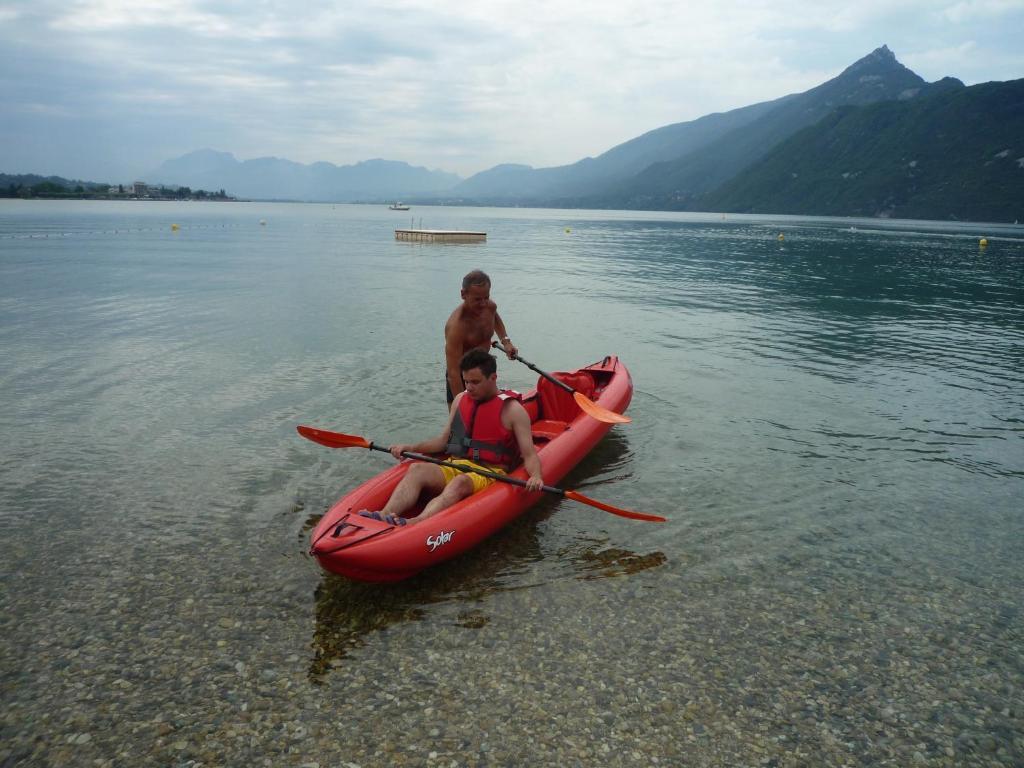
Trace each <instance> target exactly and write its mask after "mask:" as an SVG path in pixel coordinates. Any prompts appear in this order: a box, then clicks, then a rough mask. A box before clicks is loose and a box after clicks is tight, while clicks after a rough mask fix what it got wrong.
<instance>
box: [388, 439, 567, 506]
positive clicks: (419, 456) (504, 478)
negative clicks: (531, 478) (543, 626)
mask: <svg viewBox="0 0 1024 768" xmlns="http://www.w3.org/2000/svg"><path fill="white" fill-rule="evenodd" d="M369 448H370V450H371V451H381V452H382V453H391V451H390V450H389V449H387V448H381V447H380V446H379V445H374V444H373V443H370V445H369ZM402 455H403V456H405V457H406V458H407V459H415V460H416V461H428V462H430V463H431V464H437V466H439V467H450V468H451V469H456V470H458V471H459V472H466V473H467V474H469V473H472V474H476V475H483V476H484V477H492V478H494V479H495V480H500V481H501V482H503V483H509V484H510V485H518V486H519V487H520V488H525V487H526V481H525V480H520V479H519V478H518V477H509V476H508V475H502V474H499V473H498V472H488V471H487V470H486V469H482V468H478V467H464V466H462V465H461V464H452V463H451V462H450V461H445V460H444V459H436V458H434V457H433V456H427V455H426V454H425V453H414V452H413V451H402ZM540 489H541V490H542V491H545V492H547V493H553V494H555V495H556V496H565V491H563V490H562V489H561V488H555V487H554V486H553V485H542V486H541V487H540Z"/></svg>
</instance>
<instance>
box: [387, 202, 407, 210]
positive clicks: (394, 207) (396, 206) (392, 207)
mask: <svg viewBox="0 0 1024 768" xmlns="http://www.w3.org/2000/svg"><path fill="white" fill-rule="evenodd" d="M388 208H389V209H390V210H392V211H408V210H409V206H408V205H402V202H401V201H398V202H397V203H392V204H391V205H389V206H388Z"/></svg>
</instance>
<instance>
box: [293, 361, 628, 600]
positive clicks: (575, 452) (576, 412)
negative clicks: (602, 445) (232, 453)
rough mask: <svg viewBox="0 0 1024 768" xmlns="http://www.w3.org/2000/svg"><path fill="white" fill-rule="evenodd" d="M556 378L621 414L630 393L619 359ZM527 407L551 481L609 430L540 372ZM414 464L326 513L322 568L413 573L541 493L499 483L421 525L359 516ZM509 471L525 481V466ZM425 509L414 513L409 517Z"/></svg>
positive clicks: (363, 575) (482, 534) (358, 575)
mask: <svg viewBox="0 0 1024 768" xmlns="http://www.w3.org/2000/svg"><path fill="white" fill-rule="evenodd" d="M554 375H555V377H556V378H558V379H559V380H560V381H563V382H565V383H566V384H568V385H569V386H570V387H572V388H573V389H575V390H576V391H577V392H580V393H582V394H583V395H585V396H586V397H588V398H590V399H592V400H593V401H594V402H595V403H597V405H599V406H602V407H603V408H607V409H608V410H610V411H613V412H615V413H623V412H624V411H625V410H626V407H627V406H628V405H629V401H630V399H631V398H632V396H633V381H632V378H631V377H630V375H629V371H628V370H627V369H626V366H625V365H623V364H622V363H621V362H620V361H619V359H618V358H617V357H614V356H611V357H606V358H605V359H604V360H602V361H600V362H598V363H594V364H593V365H589V366H586V367H584V368H579V369H577V370H575V371H571V372H563V373H556V374H554ZM523 407H524V408H526V411H527V413H529V414H530V419H531V421H532V422H533V441H534V444H535V445H536V446H537V454H538V455H539V456H540V460H541V464H542V466H543V468H544V482H545V483H547V484H552V485H553V484H555V483H557V482H558V481H560V480H561V479H562V478H563V477H564V476H565V475H566V473H568V472H569V470H571V469H572V468H573V467H575V466H576V464H578V463H579V462H580V460H581V459H583V457H584V456H586V455H587V453H589V452H590V450H591V449H592V448H593V447H594V446H595V445H596V444H597V443H598V441H599V440H600V439H601V438H602V437H603V436H604V435H605V433H607V432H608V430H609V429H610V428H611V425H610V424H608V423H605V422H602V421H598V420H596V419H594V418H591V417H590V416H587V415H586V414H584V413H583V412H582V411H581V410H580V407H579V405H577V402H576V400H575V399H574V398H573V395H572V394H570V393H569V392H566V391H565V390H563V389H561V388H559V387H558V386H556V385H555V384H553V383H552V382H550V381H548V380H546V379H544V378H543V377H542V378H541V379H540V380H539V381H538V383H537V388H536V389H535V390H532V391H531V392H529V393H528V394H527V395H526V396H525V397H524V398H523ZM412 464H413V462H412V461H410V460H405V461H402V462H401V463H400V464H398V465H397V466H395V467H392V468H390V469H388V470H385V471H384V472H381V473H380V474H379V475H377V476H376V477H373V478H371V479H370V480H368V481H366V482H365V483H363V484H362V485H360V486H359V487H358V488H356V489H355V490H353V491H351V492H350V493H348V494H346V495H345V496H344V497H343V498H342V499H341V500H339V501H338V502H337V503H335V504H334V506H332V507H331V508H330V509H329V510H328V511H327V514H325V515H324V517H323V519H321V520H320V522H319V523H318V524H317V526H316V528H315V529H314V530H313V533H312V536H311V547H310V553H311V554H312V555H314V556H315V557H316V559H317V561H318V562H319V563H320V565H321V566H322V567H323V568H324V569H326V570H328V571H332V572H334V573H339V574H341V575H342V576H347V577H348V578H351V579H357V580H360V581H399V580H401V579H405V578H408V577H409V576H412V575H413V574H415V573H417V572H419V571H421V570H423V569H424V568H427V567H429V566H431V565H434V564H436V563H440V562H443V561H445V560H449V559H451V558H453V557H455V556H456V555H459V554H460V553H462V552H465V551H466V550H467V549H469V548H471V547H473V546H475V545H476V544H478V543H479V542H480V541H482V540H483V539H485V538H487V537H488V536H490V535H491V534H492V533H494V532H495V531H497V530H499V529H500V528H502V527H503V526H505V525H507V524H508V523H509V522H511V521H512V520H514V519H515V518H517V517H518V516H519V515H521V514H522V513H523V512H524V511H525V510H526V509H528V508H529V507H530V506H531V505H533V504H534V503H536V502H537V501H538V500H539V499H540V498H541V496H542V493H540V492H533V493H527V492H526V491H524V490H522V489H521V488H519V487H517V486H515V485H510V484H507V483H494V484H492V485H490V486H489V487H487V488H485V489H484V490H483V491H480V492H479V493H476V494H473V495H472V496H470V497H468V498H466V499H463V500H462V501H460V502H458V503H457V504H454V505H452V506H451V507H449V508H448V509H445V510H442V511H441V512H438V513H437V514H435V515H433V516H431V517H430V518H428V519H426V520H424V521H423V522H421V523H416V524H412V525H406V526H393V525H390V524H388V523H387V522H384V521H380V520H374V519H372V518H367V517H363V516H361V515H359V514H358V512H359V511H360V510H363V509H370V510H376V509H381V508H382V507H383V506H384V504H385V503H386V502H387V500H388V498H389V497H390V496H391V492H392V491H393V490H394V488H395V486H396V485H398V482H399V481H400V480H401V479H402V477H403V476H404V475H405V473H406V472H407V471H408V470H409V467H410V466H412ZM510 476H511V477H512V478H518V479H521V480H526V478H527V474H526V471H525V470H524V469H523V467H522V466H521V465H520V466H519V467H518V468H516V469H515V470H514V471H513V472H511V473H510ZM421 509H422V507H419V508H416V509H413V510H411V511H410V513H409V516H415V515H418V514H419V513H420V511H421Z"/></svg>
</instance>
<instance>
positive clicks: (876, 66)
mask: <svg viewBox="0 0 1024 768" xmlns="http://www.w3.org/2000/svg"><path fill="white" fill-rule="evenodd" d="M928 87H929V86H928V84H927V83H926V82H925V81H924V80H922V79H921V78H920V77H918V76H917V75H916V74H914V73H913V72H911V71H910V70H909V69H907V68H906V67H904V66H903V65H902V64H900V63H899V62H898V61H897V60H896V57H895V55H893V53H892V51H890V50H889V48H888V47H886V46H884V45H883V46H882V47H881V48H878V49H876V50H874V51H872V52H871V53H870V54H868V55H867V56H865V57H864V58H862V59H860V60H859V61H857V62H855V63H854V64H852V65H851V66H849V67H847V69H846V70H844V71H843V72H842V73H841V74H840V75H838V76H837V77H835V78H833V79H832V80H829V81H828V82H826V83H823V84H822V85H819V86H817V87H815V88H812V89H811V90H809V91H806V92H804V93H799V94H792V95H790V96H784V97H782V98H780V99H776V100H774V101H767V102H762V103H759V104H754V105H751V106H748V107H742V108H740V109H734V110H732V111H730V112H724V113H719V114H712V115H706V116H705V117H701V118H699V119H697V120H693V121H690V122H686V123H676V124H674V125H669V126H665V127H663V128H658V129H657V130H654V131H650V132H649V133H645V134H644V135H642V136H639V137H637V138H635V139H632V140H630V141H627V142H625V143H624V144H620V145H619V146H617V147H614V148H613V149H610V150H609V151H608V152H605V153H604V154H603V155H600V156H599V157H597V158H587V159H585V160H581V161H580V162H578V163H574V164H573V165H566V166H560V167H557V168H540V169H533V168H529V167H528V166H498V167H497V168H493V169H491V170H489V171H484V172H482V173H479V174H477V175H475V176H472V177H470V178H469V179H467V180H466V181H464V182H463V183H462V184H460V185H459V186H458V187H456V188H455V189H454V190H453V192H454V193H456V194H462V195H465V196H466V197H471V198H479V199H481V201H485V202H500V201H501V200H502V199H505V200H506V201H510V200H512V201H515V202H518V203H525V202H532V203H535V204H549V205H550V204H555V205H557V204H569V205H573V204H575V205H582V206H589V205H597V206H599V207H623V208H634V207H638V208H645V207H652V208H673V207H683V206H685V202H686V201H687V200H690V199H691V198H693V197H695V196H697V195H699V194H701V193H702V192H705V191H707V190H709V189H713V188H714V187H715V186H717V185H718V184H720V183H722V182H724V181H725V180H727V179H729V178H731V177H732V176H734V175H735V174H737V173H739V172H740V171H741V170H743V169H744V168H745V167H746V166H748V165H749V164H750V163H752V162H753V161H755V160H757V159H758V158H759V157H761V156H762V155H763V154H764V153H765V152H767V151H768V150H769V149H771V148H772V147H773V146H774V145H775V144H777V143H778V142H780V141H782V140H783V139H785V138H788V137H789V136H791V135H793V133H795V132H796V131H798V130H800V129H801V128H804V127H806V126H808V125H812V124H813V123H815V122H817V121H818V120H820V119H821V118H823V117H824V116H825V115H827V114H828V113H830V112H831V111H833V110H834V109H836V108H837V107H839V106H842V105H844V104H869V103H872V102H876V101H881V100H885V99H910V98H914V97H916V96H918V95H919V94H920V93H922V92H923V91H926V90H927V89H928Z"/></svg>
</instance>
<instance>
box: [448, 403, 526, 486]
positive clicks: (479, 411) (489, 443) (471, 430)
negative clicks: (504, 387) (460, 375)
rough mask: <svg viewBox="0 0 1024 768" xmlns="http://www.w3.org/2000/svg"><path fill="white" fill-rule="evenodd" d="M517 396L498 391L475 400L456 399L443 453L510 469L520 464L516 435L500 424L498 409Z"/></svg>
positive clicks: (499, 411) (499, 410)
mask: <svg viewBox="0 0 1024 768" xmlns="http://www.w3.org/2000/svg"><path fill="white" fill-rule="evenodd" d="M515 399H518V398H517V397H516V395H514V394H509V393H507V392H499V393H498V394H497V396H496V397H492V398H491V399H490V400H486V401H484V402H482V403H481V402H477V401H476V400H474V399H473V398H471V397H470V396H469V395H465V396H464V397H463V398H462V399H461V400H460V401H459V408H458V410H457V411H456V412H455V417H454V418H453V419H452V431H451V433H450V434H449V435H448V446H447V448H445V452H446V453H447V454H448V455H449V456H454V457H457V458H460V459H469V460H471V461H479V462H483V463H484V464H493V465H496V466H501V467H504V468H505V469H508V470H511V469H513V468H514V467H515V466H516V465H517V464H518V463H519V446H518V444H517V443H516V437H515V435H514V434H513V433H512V432H511V431H510V430H508V429H506V428H505V425H504V424H502V423H501V409H502V408H503V407H504V406H505V401H506V400H515Z"/></svg>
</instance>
